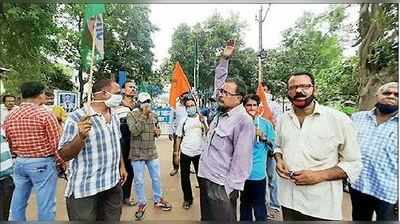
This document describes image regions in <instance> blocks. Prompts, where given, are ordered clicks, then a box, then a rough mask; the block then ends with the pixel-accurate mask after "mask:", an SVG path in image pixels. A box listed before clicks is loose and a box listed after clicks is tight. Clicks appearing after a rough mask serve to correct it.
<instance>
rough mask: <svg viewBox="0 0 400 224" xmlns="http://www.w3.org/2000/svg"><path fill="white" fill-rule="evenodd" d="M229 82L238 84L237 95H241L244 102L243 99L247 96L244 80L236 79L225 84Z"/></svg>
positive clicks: (231, 79) (228, 80) (230, 79)
mask: <svg viewBox="0 0 400 224" xmlns="http://www.w3.org/2000/svg"><path fill="white" fill-rule="evenodd" d="M227 82H231V83H235V84H236V92H235V93H236V94H238V95H240V96H242V100H243V97H244V96H246V94H247V88H246V85H245V83H244V82H243V80H242V79H240V78H237V77H235V78H229V79H227V80H226V81H225V83H227Z"/></svg>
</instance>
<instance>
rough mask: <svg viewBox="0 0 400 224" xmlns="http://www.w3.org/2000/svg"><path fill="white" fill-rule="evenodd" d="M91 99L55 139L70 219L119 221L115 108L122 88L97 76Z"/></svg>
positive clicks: (121, 172) (120, 166) (120, 167)
mask: <svg viewBox="0 0 400 224" xmlns="http://www.w3.org/2000/svg"><path fill="white" fill-rule="evenodd" d="M92 92H93V100H92V102H91V103H90V105H89V104H87V105H85V106H84V107H83V108H80V109H78V110H76V111H74V112H72V113H70V115H69V117H68V119H67V121H66V123H65V127H64V133H63V136H62V138H61V139H60V144H59V154H60V156H61V158H62V159H63V160H64V161H69V168H68V182H67V186H66V189H65V197H66V206H67V212H68V218H69V220H70V221H119V220H120V218H121V212H122V187H121V186H122V185H123V184H124V183H125V181H126V179H127V176H128V173H127V172H126V169H125V164H124V160H123V158H122V155H121V145H120V138H121V133H120V129H119V127H120V121H119V119H118V116H117V114H116V112H115V111H114V109H115V108H116V107H117V106H119V105H120V104H121V100H122V96H121V95H120V93H121V88H120V87H119V85H118V83H116V82H115V81H112V80H109V79H101V80H97V81H96V82H95V83H94V84H93V87H92Z"/></svg>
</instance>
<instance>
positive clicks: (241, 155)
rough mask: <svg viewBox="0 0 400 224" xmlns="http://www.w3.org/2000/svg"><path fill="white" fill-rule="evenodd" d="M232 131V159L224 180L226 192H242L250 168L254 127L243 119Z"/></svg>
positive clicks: (250, 122)
mask: <svg viewBox="0 0 400 224" xmlns="http://www.w3.org/2000/svg"><path fill="white" fill-rule="evenodd" d="M241 123H242V124H241V125H238V126H237V127H236V128H235V130H234V136H233V137H234V139H233V147H234V148H233V157H232V162H231V165H230V169H229V171H228V175H227V178H226V191H227V193H228V195H229V193H230V192H232V190H233V189H235V190H240V191H241V190H243V188H244V183H245V181H246V180H247V178H248V177H249V175H250V171H251V167H252V159H253V157H252V155H253V146H254V141H255V126H254V124H253V122H252V121H251V120H247V119H244V120H242V121H241Z"/></svg>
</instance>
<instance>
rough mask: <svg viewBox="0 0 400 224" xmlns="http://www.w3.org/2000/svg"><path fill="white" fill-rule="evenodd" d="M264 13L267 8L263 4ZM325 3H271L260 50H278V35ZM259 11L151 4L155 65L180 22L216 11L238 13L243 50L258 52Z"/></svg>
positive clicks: (241, 7) (240, 6)
mask: <svg viewBox="0 0 400 224" xmlns="http://www.w3.org/2000/svg"><path fill="white" fill-rule="evenodd" d="M263 7H264V10H265V9H266V8H267V5H264V6H263ZM328 7H329V5H328V4H272V5H271V8H270V10H269V13H268V15H267V18H266V20H265V22H264V25H263V48H264V49H270V48H275V47H278V46H279V44H280V41H281V39H282V37H281V32H282V31H284V30H285V29H287V28H289V27H291V26H293V25H294V23H295V21H296V20H297V19H298V18H299V17H301V16H302V15H303V13H304V12H306V11H310V12H313V13H316V14H319V13H322V12H324V11H325V10H327V9H328ZM259 8H260V5H259V4H153V5H150V9H151V14H150V21H151V22H152V23H153V24H155V25H156V26H157V27H158V28H159V31H157V32H156V33H154V34H153V41H154V45H155V48H153V53H154V55H155V59H156V62H155V65H156V66H157V65H159V64H161V62H162V60H163V59H165V58H167V57H168V48H169V47H170V46H171V38H172V34H173V32H174V30H175V29H176V27H177V26H178V25H179V24H181V23H187V24H188V25H189V26H192V25H194V24H196V23H198V22H203V21H205V20H206V18H208V17H209V16H211V15H212V14H214V13H215V12H219V13H220V14H221V15H223V16H224V17H228V16H229V15H230V14H231V13H238V14H239V17H240V19H241V20H242V21H245V22H246V23H247V29H246V30H245V32H243V33H244V36H243V38H244V42H245V45H246V47H252V48H254V49H258V23H257V21H256V20H255V16H256V14H258V10H259ZM357 9H358V7H356V6H353V7H351V8H350V9H349V10H348V13H349V15H350V16H349V19H348V21H347V22H354V21H355V20H356V19H357V13H356V12H357V11H356V10H357ZM353 53H354V49H350V48H349V49H347V50H345V54H347V55H350V54H353Z"/></svg>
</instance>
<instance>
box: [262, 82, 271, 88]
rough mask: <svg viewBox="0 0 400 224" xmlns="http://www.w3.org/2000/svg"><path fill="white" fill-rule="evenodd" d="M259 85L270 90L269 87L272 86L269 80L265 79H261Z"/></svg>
mask: <svg viewBox="0 0 400 224" xmlns="http://www.w3.org/2000/svg"><path fill="white" fill-rule="evenodd" d="M261 86H263V87H267V89H268V90H271V87H272V86H271V84H270V83H269V82H266V81H262V82H261Z"/></svg>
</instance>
